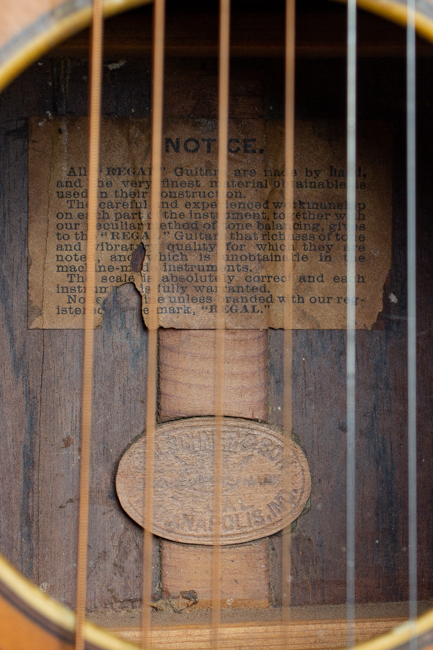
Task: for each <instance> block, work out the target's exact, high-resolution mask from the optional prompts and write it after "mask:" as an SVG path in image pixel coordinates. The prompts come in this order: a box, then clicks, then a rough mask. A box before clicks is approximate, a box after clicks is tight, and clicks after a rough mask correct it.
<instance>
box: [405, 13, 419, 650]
mask: <svg viewBox="0 0 433 650" xmlns="http://www.w3.org/2000/svg"><path fill="white" fill-rule="evenodd" d="M406 38H407V40H406V93H407V95H406V103H407V107H406V120H407V125H406V138H407V143H406V156H407V160H406V168H407V171H406V173H407V337H408V338H407V366H408V373H407V395H408V422H407V426H408V538H409V540H408V547H409V619H410V621H411V622H412V624H413V628H412V631H413V634H412V635H411V639H410V649H411V650H415V649H416V647H417V638H416V633H415V619H416V617H417V598H418V590H417V486H416V470H417V463H416V454H417V441H416V424H417V423H416V40H415V0H407V32H406Z"/></svg>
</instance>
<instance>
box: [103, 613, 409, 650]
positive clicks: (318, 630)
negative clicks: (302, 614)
mask: <svg viewBox="0 0 433 650" xmlns="http://www.w3.org/2000/svg"><path fill="white" fill-rule="evenodd" d="M404 620H405V619H403V618H392V619H390V618H385V619H367V620H363V619H360V620H357V621H356V628H355V637H356V641H357V642H358V643H359V642H363V641H367V640H368V639H371V638H372V637H375V636H377V635H378V634H383V633H385V632H388V631H389V630H391V629H392V628H394V627H395V626H397V625H399V624H401V623H403V622H404ZM283 627H284V626H283V625H282V624H280V623H267V624H261V623H250V624H244V625H242V624H223V625H221V627H220V639H221V648H223V649H224V650H250V649H251V648H260V649H261V648H267V650H274V649H275V650H276V649H277V648H278V649H280V648H285V649H286V650H304V649H305V648H309V650H328V649H331V648H338V647H341V646H343V645H344V643H345V638H346V621H345V620H338V619H337V620H331V621H329V620H326V621H320V620H314V621H311V620H304V621H291V622H290V624H289V625H288V634H287V642H286V640H285V638H284V636H283ZM113 631H114V633H115V634H119V635H120V636H122V637H123V638H125V639H128V640H129V641H135V642H137V641H139V638H140V636H139V635H140V632H139V630H137V629H134V628H132V629H128V630H126V629H116V630H113ZM152 638H153V642H154V644H155V646H156V647H158V648H160V649H161V650H184V648H186V647H187V648H188V650H208V648H209V626H208V625H200V626H199V625H182V626H176V627H171V626H170V627H169V626H164V627H163V626H159V627H154V628H153V637H152Z"/></svg>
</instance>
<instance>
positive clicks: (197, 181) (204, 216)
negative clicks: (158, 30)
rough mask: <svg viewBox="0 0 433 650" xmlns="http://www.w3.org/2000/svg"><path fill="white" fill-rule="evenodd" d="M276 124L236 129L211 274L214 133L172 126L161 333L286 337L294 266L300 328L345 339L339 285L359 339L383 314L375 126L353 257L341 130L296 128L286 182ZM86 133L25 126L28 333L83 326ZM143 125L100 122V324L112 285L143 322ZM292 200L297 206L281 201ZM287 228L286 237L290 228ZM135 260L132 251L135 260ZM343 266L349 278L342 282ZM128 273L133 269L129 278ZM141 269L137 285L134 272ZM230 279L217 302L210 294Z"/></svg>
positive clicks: (57, 122) (381, 158)
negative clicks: (220, 328) (125, 288)
mask: <svg viewBox="0 0 433 650" xmlns="http://www.w3.org/2000/svg"><path fill="white" fill-rule="evenodd" d="M283 128H284V127H283V124H282V123H281V122H277V121H264V120H233V121H231V122H230V129H229V141H228V143H227V147H228V159H229V172H228V182H227V187H226V188H225V189H224V191H225V197H224V198H225V201H226V209H227V219H226V251H225V266H224V269H222V270H220V269H217V267H216V236H217V201H218V196H219V193H220V192H221V189H220V188H219V187H218V170H217V165H216V155H217V137H218V133H217V124H216V123H215V122H214V121H209V120H193V119H183V120H180V119H177V120H167V122H166V123H165V128H164V155H163V169H162V187H161V223H160V254H159V259H158V260H157V264H156V268H157V272H158V274H159V282H158V313H159V322H160V326H162V327H177V328H183V329H208V328H213V327H215V322H216V311H217V309H219V308H220V309H221V308H222V309H224V311H225V315H226V327H227V328H240V329H260V328H267V327H274V328H279V327H282V325H283V309H284V301H285V299H286V291H285V287H286V286H287V284H288V283H289V282H290V281H291V278H287V277H286V275H285V270H284V263H285V261H286V259H287V258H288V259H289V261H292V262H293V279H292V281H293V286H292V289H293V290H292V292H291V295H289V296H288V299H289V300H290V301H291V304H292V305H293V327H294V328H296V329H341V328H345V326H346V302H347V298H346V290H347V282H348V281H352V282H354V283H355V285H356V327H357V328H358V329H368V328H371V326H372V325H373V324H374V322H375V321H376V319H377V316H378V314H379V312H380V311H381V310H382V296H383V285H384V282H385V279H386V276H387V273H388V271H389V269H390V266H391V153H390V142H389V139H388V138H387V135H386V129H385V128H384V125H383V124H376V123H372V124H365V125H362V126H361V128H360V131H359V142H358V167H357V209H356V242H355V250H354V251H350V250H348V246H347V233H346V226H347V215H346V174H345V166H346V165H345V155H346V154H345V130H344V125H343V124H341V123H337V122H298V123H297V124H296V144H295V168H294V170H292V172H291V173H290V174H289V176H288V177H287V176H286V174H285V171H284V152H283V143H284V132H283ZM86 152H87V120H86V119H84V118H78V119H72V118H64V119H60V118H56V119H54V120H52V121H38V120H33V121H32V127H31V140H30V153H29V198H30V218H29V256H30V261H29V327H44V328H77V327H82V326H83V310H84V287H85V284H84V281H85V268H86V261H85V260H86V253H85V232H86V204H87V195H86V187H87V176H86V175H85V172H86V169H85V168H86V156H87V153H86ZM150 181H151V171H150V149H149V122H148V121H147V120H126V119H122V120H120V119H114V118H105V119H104V120H103V125H102V147H101V173H100V197H99V199H100V204H99V214H98V251H97V252H98V255H97V260H98V261H97V267H96V271H97V285H96V286H95V297H96V304H95V325H97V324H98V323H100V322H101V319H102V316H103V307H102V305H103V301H104V299H105V298H106V297H107V295H108V293H109V292H110V290H111V289H112V288H113V287H114V286H119V285H121V284H123V283H125V282H134V283H135V284H136V286H137V288H138V289H139V290H140V291H141V293H142V299H143V316H144V319H145V320H146V317H147V314H148V311H149V300H148V292H149V277H150V269H152V270H153V268H154V264H153V261H151V260H149V258H148V256H147V255H146V256H145V257H144V260H143V263H142V264H141V260H140V264H139V266H138V268H137V266H136V264H135V265H134V260H135V262H136V261H137V259H140V250H141V251H142V250H143V248H142V247H141V248H140V243H142V246H143V247H144V249H145V248H146V246H148V243H149V238H148V237H149V236H148V231H149V225H150V224H149V197H150ZM287 182H290V183H292V184H293V187H294V201H293V205H292V206H287V205H285V196H284V188H285V184H286V183H287ZM291 213H292V215H293V220H294V229H293V233H288V232H286V228H287V227H286V223H287V220H288V219H289V217H290V214H291ZM137 247H138V248H137ZM347 255H355V258H356V274H355V277H354V278H347V277H346V261H347ZM131 262H132V266H131ZM141 266H142V270H141V273H140V272H139V271H140V267H141ZM219 272H222V273H223V274H224V279H225V295H224V296H223V297H218V298H219V299H218V300H217V295H216V279H217V275H218V273H219Z"/></svg>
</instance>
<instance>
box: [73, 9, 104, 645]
mask: <svg viewBox="0 0 433 650" xmlns="http://www.w3.org/2000/svg"><path fill="white" fill-rule="evenodd" d="M102 33H103V15H102V0H93V21H92V39H91V43H92V52H91V63H90V78H91V81H90V131H89V187H88V193H89V206H88V222H87V246H86V258H87V259H86V264H87V269H86V284H85V288H86V296H85V312H84V351H83V386H82V399H81V462H80V494H79V499H80V501H79V511H78V558H77V596H76V631H75V650H83V649H84V619H85V613H86V593H87V546H88V537H89V529H88V526H89V484H90V451H91V450H90V443H91V427H92V400H93V366H94V350H93V348H94V301H95V291H94V287H95V252H96V222H97V210H98V174H99V144H100V127H101V118H100V114H101V75H102V35H103V34H102Z"/></svg>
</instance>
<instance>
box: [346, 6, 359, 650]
mask: <svg viewBox="0 0 433 650" xmlns="http://www.w3.org/2000/svg"><path fill="white" fill-rule="evenodd" d="M356 29H357V25H356V0H348V2H347V244H348V255H347V266H346V277H347V278H348V280H349V281H348V282H347V310H346V319H347V320H346V409H347V415H346V419H347V424H346V427H347V434H346V635H347V636H346V644H347V647H348V648H352V647H353V646H354V645H355V514H356V513H355V507H356V504H355V466H356V465H355V424H356V422H355V372H356V348H355V346H356V330H355V327H356V320H355V319H356V308H355V271H356V262H355V253H354V251H355V236H356V235H355V227H356V224H355V222H356V76H357V69H356V45H357V33H356ZM350 251H353V253H352V254H350ZM351 278H352V279H353V282H352V281H350V279H351Z"/></svg>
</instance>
